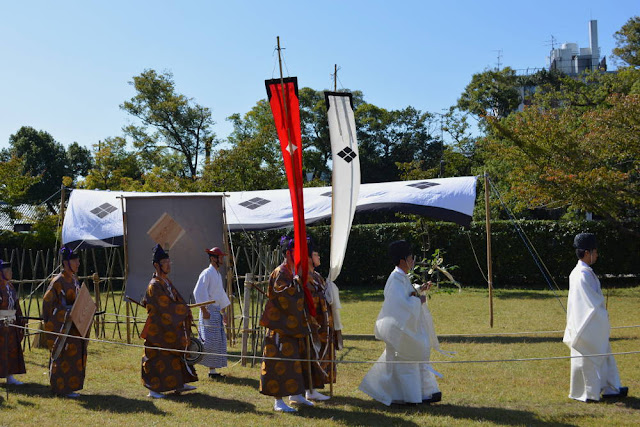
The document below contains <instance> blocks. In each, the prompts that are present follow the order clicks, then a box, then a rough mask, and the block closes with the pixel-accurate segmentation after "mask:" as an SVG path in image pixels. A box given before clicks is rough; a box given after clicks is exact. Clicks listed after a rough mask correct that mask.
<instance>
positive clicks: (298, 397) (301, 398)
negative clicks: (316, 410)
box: [289, 394, 315, 406]
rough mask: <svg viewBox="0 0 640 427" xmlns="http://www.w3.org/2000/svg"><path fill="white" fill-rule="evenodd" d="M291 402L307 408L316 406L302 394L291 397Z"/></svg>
mask: <svg viewBox="0 0 640 427" xmlns="http://www.w3.org/2000/svg"><path fill="white" fill-rule="evenodd" d="M289 402H293V403H298V404H300V405H306V406H314V405H315V404H314V403H313V402H312V401H310V400H307V399H305V398H304V396H303V395H301V394H295V395H293V396H289Z"/></svg>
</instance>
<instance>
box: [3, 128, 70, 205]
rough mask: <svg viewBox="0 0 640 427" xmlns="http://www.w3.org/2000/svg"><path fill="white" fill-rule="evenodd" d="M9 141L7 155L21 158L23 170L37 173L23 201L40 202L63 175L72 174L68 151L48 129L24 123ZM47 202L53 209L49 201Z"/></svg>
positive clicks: (55, 188)
mask: <svg viewBox="0 0 640 427" xmlns="http://www.w3.org/2000/svg"><path fill="white" fill-rule="evenodd" d="M9 144H10V148H9V150H8V151H7V153H8V155H9V156H15V157H20V158H22V162H23V168H22V174H24V175H29V176H32V177H40V179H39V180H38V182H37V183H35V184H33V185H32V186H31V187H30V188H29V190H28V191H27V194H26V196H25V202H26V203H34V204H39V203H42V202H43V201H45V200H47V199H48V198H49V197H50V196H51V195H52V194H54V193H55V192H56V191H58V190H59V189H60V186H61V185H62V180H63V177H64V176H71V178H74V177H73V176H72V175H73V171H72V170H71V168H70V166H69V160H68V156H67V152H66V151H65V149H64V147H63V146H62V144H60V143H59V142H56V141H55V140H54V139H53V137H52V136H51V135H50V134H49V133H48V132H45V131H42V130H40V131H38V130H35V129H34V128H32V127H29V126H23V127H21V128H20V129H19V130H18V131H17V132H16V133H15V134H13V135H11V136H10V137H9ZM47 206H48V207H49V210H50V211H51V212H52V213H55V208H54V206H53V204H52V203H51V202H50V201H47Z"/></svg>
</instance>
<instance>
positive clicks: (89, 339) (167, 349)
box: [9, 324, 640, 365]
mask: <svg viewBox="0 0 640 427" xmlns="http://www.w3.org/2000/svg"><path fill="white" fill-rule="evenodd" d="M9 326H12V327H14V328H19V329H25V330H31V331H36V332H39V333H44V334H47V335H56V336H60V337H69V338H76V339H81V340H84V341H92V342H98V343H104V344H114V345H120V346H124V347H135V348H148V349H152V350H158V351H166V352H173V353H188V354H202V355H204V356H225V357H227V358H246V359H257V360H275V361H292V360H297V361H300V362H318V363H329V362H333V363H336V364H350V365H364V364H375V363H383V364H394V365H396V364H425V363H428V364H463V363H464V364H468V363H501V362H533V361H543V360H564V359H576V358H584V357H587V358H590V357H604V356H623V355H629V354H640V350H635V351H623V352H617V353H600V354H588V355H580V356H549V357H530V358H511V359H476V360H432V361H424V360H387V361H383V362H381V361H378V360H339V359H336V360H328V359H324V360H323V359H293V358H283V357H266V356H242V355H235V354H228V353H209V352H204V351H190V350H178V349H174V348H166V347H150V346H145V345H140V344H127V343H124V342H118V341H108V340H100V339H97V338H85V337H79V336H76V335H69V334H62V333H59V332H45V331H40V330H39V329H34V328H27V327H24V326H19V325H14V324H9Z"/></svg>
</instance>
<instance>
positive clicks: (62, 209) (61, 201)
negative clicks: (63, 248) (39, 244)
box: [34, 184, 66, 277]
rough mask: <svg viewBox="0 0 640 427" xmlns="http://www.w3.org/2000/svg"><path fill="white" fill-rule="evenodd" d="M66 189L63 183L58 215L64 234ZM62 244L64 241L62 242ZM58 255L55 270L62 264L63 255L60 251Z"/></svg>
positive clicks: (54, 260)
mask: <svg viewBox="0 0 640 427" xmlns="http://www.w3.org/2000/svg"><path fill="white" fill-rule="evenodd" d="M65 190H66V187H65V186H64V184H62V185H61V186H60V210H59V211H58V216H59V218H60V230H61V231H60V234H62V226H63V225H64V202H65V198H66V191H65ZM60 245H62V243H60ZM57 249H58V248H56V250H57ZM56 255H57V256H56ZM56 255H54V257H53V266H52V267H53V269H54V270H55V268H56V265H60V264H62V255H61V254H60V251H58V252H57V254H56ZM56 261H57V262H56ZM34 277H35V276H34Z"/></svg>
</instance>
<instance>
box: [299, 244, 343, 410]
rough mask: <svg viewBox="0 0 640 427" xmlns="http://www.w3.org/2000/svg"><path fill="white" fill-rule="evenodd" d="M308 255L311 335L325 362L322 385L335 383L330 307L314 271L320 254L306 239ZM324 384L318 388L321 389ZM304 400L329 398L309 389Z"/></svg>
mask: <svg viewBox="0 0 640 427" xmlns="http://www.w3.org/2000/svg"><path fill="white" fill-rule="evenodd" d="M307 246H308V254H309V282H308V286H309V291H310V292H311V295H312V297H313V304H314V306H315V308H316V316H315V320H316V322H317V324H318V330H317V332H314V333H313V334H312V339H313V342H314V344H315V346H316V348H319V351H318V359H319V360H323V361H326V362H321V363H320V368H321V369H322V372H323V373H324V374H325V378H326V381H325V382H324V384H328V383H329V382H334V383H335V381H336V369H335V364H334V365H333V375H332V376H329V372H330V371H331V363H330V362H329V361H331V360H335V342H334V346H333V350H332V348H331V347H332V346H331V340H333V339H334V336H335V333H334V332H335V330H334V328H333V315H332V313H331V307H330V305H329V303H328V302H327V296H326V293H325V292H326V290H327V286H326V283H325V280H324V279H323V278H322V276H321V275H320V273H318V272H317V271H316V270H315V269H316V267H319V266H320V253H318V251H317V250H316V249H315V247H314V244H313V241H312V240H311V239H310V238H309V239H308V245H307ZM324 384H323V385H322V386H321V387H319V388H323V387H324ZM306 398H307V399H308V400H329V396H325V395H324V394H322V393H320V392H319V391H318V390H316V389H315V388H314V389H310V390H307V391H306Z"/></svg>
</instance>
